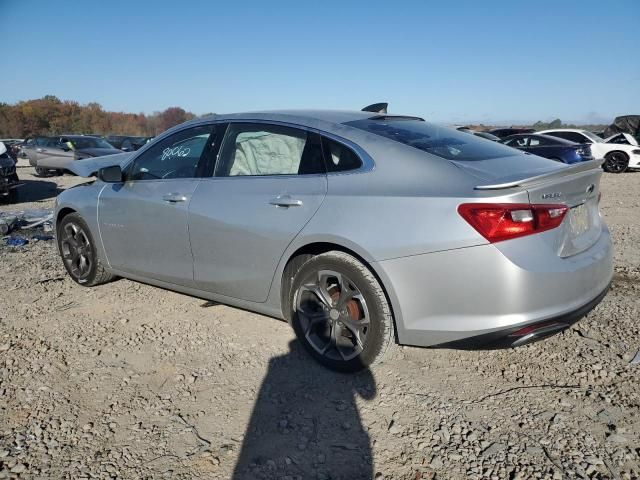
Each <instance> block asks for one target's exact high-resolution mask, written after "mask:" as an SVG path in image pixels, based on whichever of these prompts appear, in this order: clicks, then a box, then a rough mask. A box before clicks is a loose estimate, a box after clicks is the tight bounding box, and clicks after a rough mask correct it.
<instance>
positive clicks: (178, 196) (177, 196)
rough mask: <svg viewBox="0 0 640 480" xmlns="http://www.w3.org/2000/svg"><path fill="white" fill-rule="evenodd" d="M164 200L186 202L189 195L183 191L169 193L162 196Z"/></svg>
mask: <svg viewBox="0 0 640 480" xmlns="http://www.w3.org/2000/svg"><path fill="white" fill-rule="evenodd" d="M162 200H164V201H165V202H167V203H180V202H186V201H187V197H186V196H184V195H182V194H181V193H168V194H166V195H163V196H162Z"/></svg>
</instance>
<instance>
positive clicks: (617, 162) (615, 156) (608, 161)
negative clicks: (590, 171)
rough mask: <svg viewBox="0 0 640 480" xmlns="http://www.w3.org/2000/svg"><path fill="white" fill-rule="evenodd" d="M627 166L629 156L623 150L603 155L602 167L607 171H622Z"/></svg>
mask: <svg viewBox="0 0 640 480" xmlns="http://www.w3.org/2000/svg"><path fill="white" fill-rule="evenodd" d="M628 166H629V157H628V156H627V154H626V153H624V152H610V153H607V154H606V155H605V157H604V163H603V164H602V168H603V169H604V171H605V172H609V173H622V172H624V171H626V170H627V167H628Z"/></svg>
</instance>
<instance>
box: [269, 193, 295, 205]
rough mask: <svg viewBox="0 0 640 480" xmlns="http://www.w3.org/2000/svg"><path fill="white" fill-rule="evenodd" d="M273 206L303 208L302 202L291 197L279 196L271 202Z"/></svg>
mask: <svg viewBox="0 0 640 480" xmlns="http://www.w3.org/2000/svg"><path fill="white" fill-rule="evenodd" d="M269 203H270V204H271V205H275V206H276V207H301V206H302V200H298V199H295V198H291V195H278V196H277V197H276V198H272V199H271V200H269Z"/></svg>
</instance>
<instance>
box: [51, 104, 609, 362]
mask: <svg viewBox="0 0 640 480" xmlns="http://www.w3.org/2000/svg"><path fill="white" fill-rule="evenodd" d="M69 168H70V170H72V171H73V172H74V173H76V174H78V175H84V176H93V175H95V176H97V180H96V181H95V182H93V183H92V184H89V185H83V186H78V187H75V188H71V189H69V190H66V191H65V192H63V193H62V194H60V195H59V196H58V198H57V202H56V213H55V215H56V231H57V242H58V248H59V250H60V254H61V256H62V260H63V262H64V265H65V267H66V269H67V271H68V272H69V274H70V275H71V277H72V278H73V279H74V280H75V281H76V282H78V283H79V284H82V285H85V286H94V285H98V284H101V283H104V282H106V281H109V280H111V279H113V278H114V277H116V276H121V277H127V278H130V279H133V280H139V281H142V282H146V283H150V284H152V285H157V286H159V287H163V288H167V289H171V290H176V291H180V292H184V293H187V294H190V295H194V296H197V297H201V298H206V299H210V300H214V301H218V302H222V303H225V304H229V305H234V306H238V307H241V308H245V309H249V310H253V311H256V312H259V313H263V314H266V315H269V316H273V317H277V318H282V319H286V320H287V321H288V322H290V323H291V325H292V327H293V328H294V330H295V333H296V335H297V336H298V338H299V339H300V340H301V342H302V343H303V344H304V345H305V347H306V348H307V350H308V351H309V352H310V353H311V355H312V356H313V357H315V358H316V359H317V360H319V361H320V362H322V363H323V364H324V365H326V366H328V367H329V368H333V369H336V370H341V371H356V370H359V369H362V368H365V367H367V366H369V365H371V364H373V363H375V362H376V361H379V360H380V359H381V358H382V357H383V355H384V353H385V351H386V350H387V349H388V347H389V346H390V345H391V344H393V343H396V342H397V343H400V344H405V345H416V346H446V347H455V348H483V347H504V346H518V345H523V344H526V343H528V342H530V341H534V340H537V339H540V338H543V337H545V336H548V335H551V334H553V333H556V332H559V331H561V330H563V329H565V328H567V327H568V326H569V325H571V324H572V323H573V322H575V321H577V320H578V319H580V318H581V317H583V316H584V315H585V314H586V313H587V312H589V311H590V310H591V309H593V308H594V307H595V306H596V305H597V304H598V303H599V302H600V301H601V300H602V298H603V297H604V295H605V294H606V291H607V289H608V286H609V283H610V281H611V278H612V273H613V267H612V244H611V238H610V235H609V231H608V229H607V227H606V225H605V224H604V222H603V221H602V219H601V218H600V214H599V210H598V201H599V182H600V176H601V174H602V170H601V168H600V162H597V161H590V162H582V163H580V164H576V165H571V166H567V165H563V164H559V163H558V162H554V161H552V160H548V159H545V158H540V157H536V156H533V155H526V154H524V153H522V152H519V151H517V150H515V149H512V148H510V147H506V146H504V145H500V144H497V143H495V142H492V141H489V140H485V139H482V138H478V137H475V136H473V135H469V134H467V133H464V132H458V131H456V130H454V129H448V128H443V127H439V126H436V125H433V124H431V123H428V122H425V121H423V120H422V119H420V118H416V117H408V116H397V115H388V114H377V113H371V112H341V111H281V112H262V113H246V114H232V115H216V116H211V117H207V118H203V119H198V120H195V121H191V122H188V123H185V124H182V125H180V126H178V127H175V128H173V129H171V130H169V131H167V132H165V133H164V134H162V135H160V136H159V137H158V138H156V139H155V140H154V141H153V142H151V143H150V144H147V145H145V146H144V147H143V148H142V149H140V150H139V151H137V152H133V153H126V154H120V155H113V156H110V157H103V158H96V159H88V160H79V161H76V162H73V164H72V165H71V166H70V167H69Z"/></svg>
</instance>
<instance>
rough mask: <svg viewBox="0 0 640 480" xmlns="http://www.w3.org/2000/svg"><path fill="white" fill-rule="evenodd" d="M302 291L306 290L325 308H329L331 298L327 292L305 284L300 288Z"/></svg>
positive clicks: (318, 287) (316, 286)
mask: <svg viewBox="0 0 640 480" xmlns="http://www.w3.org/2000/svg"><path fill="white" fill-rule="evenodd" d="M302 288H303V289H305V290H308V291H309V292H311V293H313V294H314V295H315V296H316V297H317V298H318V300H320V302H321V303H322V305H324V306H325V307H327V308H331V303H332V301H331V297H330V296H329V292H327V291H326V290H325V289H323V288H322V287H320V286H319V285H314V284H307V285H303V286H302Z"/></svg>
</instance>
